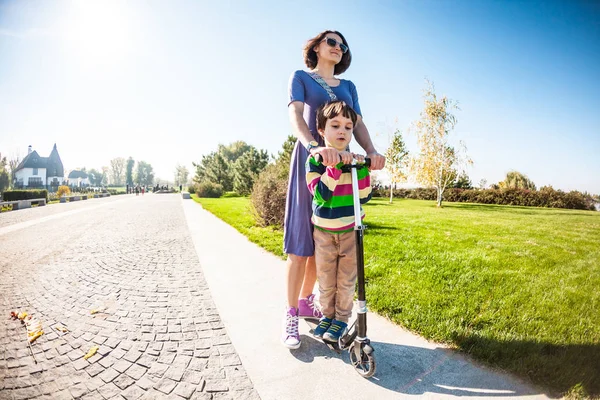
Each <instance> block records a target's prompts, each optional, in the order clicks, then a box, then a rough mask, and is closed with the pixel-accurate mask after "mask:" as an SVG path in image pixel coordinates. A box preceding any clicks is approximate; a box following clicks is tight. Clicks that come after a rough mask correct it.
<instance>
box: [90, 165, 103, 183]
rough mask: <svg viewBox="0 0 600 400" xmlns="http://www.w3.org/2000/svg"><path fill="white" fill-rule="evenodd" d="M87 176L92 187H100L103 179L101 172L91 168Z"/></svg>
mask: <svg viewBox="0 0 600 400" xmlns="http://www.w3.org/2000/svg"><path fill="white" fill-rule="evenodd" d="M87 174H88V178H89V180H90V184H91V185H92V186H102V180H103V179H104V174H103V173H102V172H100V171H98V170H96V169H95V168H92V169H90V171H89V172H88V173H87Z"/></svg>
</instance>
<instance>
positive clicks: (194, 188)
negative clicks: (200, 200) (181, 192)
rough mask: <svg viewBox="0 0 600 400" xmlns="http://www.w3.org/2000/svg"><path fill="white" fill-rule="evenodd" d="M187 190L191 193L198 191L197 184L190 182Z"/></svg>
mask: <svg viewBox="0 0 600 400" xmlns="http://www.w3.org/2000/svg"><path fill="white" fill-rule="evenodd" d="M187 191H188V192H189V193H196V186H195V185H194V184H193V183H190V184H189V186H188V187H187Z"/></svg>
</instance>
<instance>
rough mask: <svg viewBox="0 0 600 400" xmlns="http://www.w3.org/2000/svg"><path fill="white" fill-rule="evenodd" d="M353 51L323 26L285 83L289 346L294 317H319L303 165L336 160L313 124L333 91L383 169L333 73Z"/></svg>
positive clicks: (351, 95)
mask: <svg viewBox="0 0 600 400" xmlns="http://www.w3.org/2000/svg"><path fill="white" fill-rule="evenodd" d="M351 61H352V55H351V53H350V49H349V47H348V42H346V39H345V38H344V36H343V35H342V34H341V33H339V32H337V31H324V32H322V33H320V34H318V35H317V36H315V37H314V38H312V39H311V40H309V41H308V43H307V44H306V46H305V48H304V63H305V64H306V66H307V67H308V68H309V69H310V72H306V71H296V72H294V73H293V74H292V76H291V78H290V83H289V95H290V102H289V103H288V110H289V115H290V122H291V124H292V128H293V130H294V133H295V135H296V137H297V138H298V141H297V142H296V146H295V147H294V151H293V153H292V159H291V162H290V175H289V184H288V193H287V199H286V210H285V224H284V252H285V253H286V254H287V255H288V259H287V263H286V266H287V302H288V305H287V308H286V313H285V318H284V327H283V334H282V342H283V344H284V346H286V347H288V348H290V349H297V348H299V347H300V335H299V333H298V318H307V317H308V318H320V317H321V316H322V315H321V312H320V311H319V310H318V308H317V307H316V306H315V304H314V302H313V299H314V295H313V294H312V292H313V289H314V286H315V282H316V280H317V273H316V266H315V258H314V242H313V237H312V230H313V227H312V224H311V222H310V217H311V213H312V208H311V203H312V198H311V195H310V192H309V191H308V188H307V186H306V177H305V164H306V159H307V157H308V154H309V152H310V154H312V155H316V154H320V155H321V157H322V159H323V164H325V165H327V166H333V165H335V164H337V163H338V162H339V161H338V160H339V152H338V151H337V150H336V149H334V148H327V147H325V146H324V143H323V140H322V138H321V137H320V135H319V134H318V133H317V129H316V115H315V113H316V110H317V108H318V107H319V106H320V105H322V104H324V103H326V102H329V101H331V100H332V97H333V96H335V97H336V98H337V99H338V100H343V101H345V102H346V104H348V105H349V106H350V107H352V108H353V109H354V110H355V111H356V113H357V114H358V121H357V123H356V126H355V128H354V137H355V138H356V141H357V142H358V144H359V145H360V146H361V147H362V148H363V149H364V150H365V152H366V153H367V157H369V158H371V169H372V170H378V169H382V168H383V167H384V165H385V158H384V157H383V156H382V155H380V154H379V153H377V151H376V150H375V147H374V146H373V142H372V141H371V137H370V136H369V131H368V130H367V127H366V126H365V124H364V122H363V121H362V117H361V112H360V105H359V104H358V94H357V92H356V87H355V86H354V84H353V83H352V82H350V81H348V80H345V79H338V78H336V77H335V75H339V74H342V73H343V72H344V71H346V70H347V69H348V67H349V66H350V62H351ZM319 79H322V80H323V81H324V83H326V85H328V86H329V87H330V88H331V91H332V92H333V96H332V95H331V94H330V93H328V91H327V90H326V89H325V88H324V86H323V85H322V84H321V83H318V82H317V80H319Z"/></svg>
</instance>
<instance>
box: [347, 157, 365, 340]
mask: <svg viewBox="0 0 600 400" xmlns="http://www.w3.org/2000/svg"><path fill="white" fill-rule="evenodd" d="M352 164H353V165H354V164H356V160H354V161H353V162H352ZM350 173H351V174H352V203H353V205H354V231H355V234H356V276H357V280H358V311H357V314H358V315H357V324H356V330H357V335H358V338H366V337H367V302H366V298H365V259H364V251H363V249H364V246H363V235H364V229H365V226H364V225H363V223H362V218H361V217H362V215H361V212H360V192H359V190H358V173H357V172H356V168H352V170H351V171H350Z"/></svg>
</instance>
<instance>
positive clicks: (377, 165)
mask: <svg viewBox="0 0 600 400" xmlns="http://www.w3.org/2000/svg"><path fill="white" fill-rule="evenodd" d="M367 157H368V158H370V159H371V166H370V167H369V169H370V170H371V171H377V170H380V169H383V167H385V157H384V156H382V155H381V154H379V153H377V152H375V153H369V154H367Z"/></svg>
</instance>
